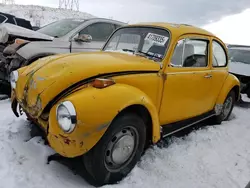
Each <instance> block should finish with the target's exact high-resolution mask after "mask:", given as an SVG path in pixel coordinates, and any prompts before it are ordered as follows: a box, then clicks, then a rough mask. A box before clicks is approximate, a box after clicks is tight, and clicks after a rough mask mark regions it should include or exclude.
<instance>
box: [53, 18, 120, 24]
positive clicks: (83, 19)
mask: <svg viewBox="0 0 250 188" xmlns="http://www.w3.org/2000/svg"><path fill="white" fill-rule="evenodd" d="M61 20H81V21H82V22H85V21H90V20H98V21H113V22H117V23H122V24H125V23H123V22H120V21H117V20H112V19H108V18H98V17H97V18H64V19H61ZM58 21H60V20H58Z"/></svg>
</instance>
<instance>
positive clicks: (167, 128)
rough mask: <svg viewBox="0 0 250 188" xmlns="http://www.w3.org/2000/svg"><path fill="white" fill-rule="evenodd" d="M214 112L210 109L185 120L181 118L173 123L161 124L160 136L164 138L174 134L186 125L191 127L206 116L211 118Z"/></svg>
mask: <svg viewBox="0 0 250 188" xmlns="http://www.w3.org/2000/svg"><path fill="white" fill-rule="evenodd" d="M215 115H216V114H215V112H214V111H210V112H207V113H204V114H202V115H199V116H196V117H193V118H190V119H187V120H183V121H179V122H175V123H170V124H167V125H162V126H161V130H162V138H165V137H167V136H169V135H171V134H174V133H176V132H178V131H181V130H183V129H186V128H188V127H191V126H193V125H195V124H197V123H200V122H202V121H204V120H206V119H208V118H211V117H213V116H215Z"/></svg>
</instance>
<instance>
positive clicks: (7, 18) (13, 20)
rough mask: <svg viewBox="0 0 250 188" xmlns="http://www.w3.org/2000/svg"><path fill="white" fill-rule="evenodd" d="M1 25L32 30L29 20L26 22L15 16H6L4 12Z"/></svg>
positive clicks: (0, 17) (1, 13)
mask: <svg viewBox="0 0 250 188" xmlns="http://www.w3.org/2000/svg"><path fill="white" fill-rule="evenodd" d="M0 23H10V24H14V25H17V26H20V27H24V28H26V29H31V30H32V26H31V23H30V21H29V20H25V19H23V18H19V17H16V16H14V15H11V14H6V13H3V12H0Z"/></svg>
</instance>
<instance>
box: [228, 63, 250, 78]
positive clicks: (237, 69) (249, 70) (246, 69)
mask: <svg viewBox="0 0 250 188" xmlns="http://www.w3.org/2000/svg"><path fill="white" fill-rule="evenodd" d="M228 68H229V72H231V73H233V74H238V75H242V76H250V64H246V63H242V62H233V61H232V62H230V63H229V64H228Z"/></svg>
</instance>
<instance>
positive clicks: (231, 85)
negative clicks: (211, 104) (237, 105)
mask: <svg viewBox="0 0 250 188" xmlns="http://www.w3.org/2000/svg"><path fill="white" fill-rule="evenodd" d="M232 90H233V91H234V92H235V96H236V98H235V101H238V100H239V98H240V81H239V80H238V78H237V77H236V76H234V75H232V74H229V75H228V76H227V78H226V80H225V82H224V84H223V87H222V89H221V91H220V93H219V96H218V98H217V101H216V104H223V103H224V100H225V99H226V97H227V95H228V93H229V92H230V91H232Z"/></svg>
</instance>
